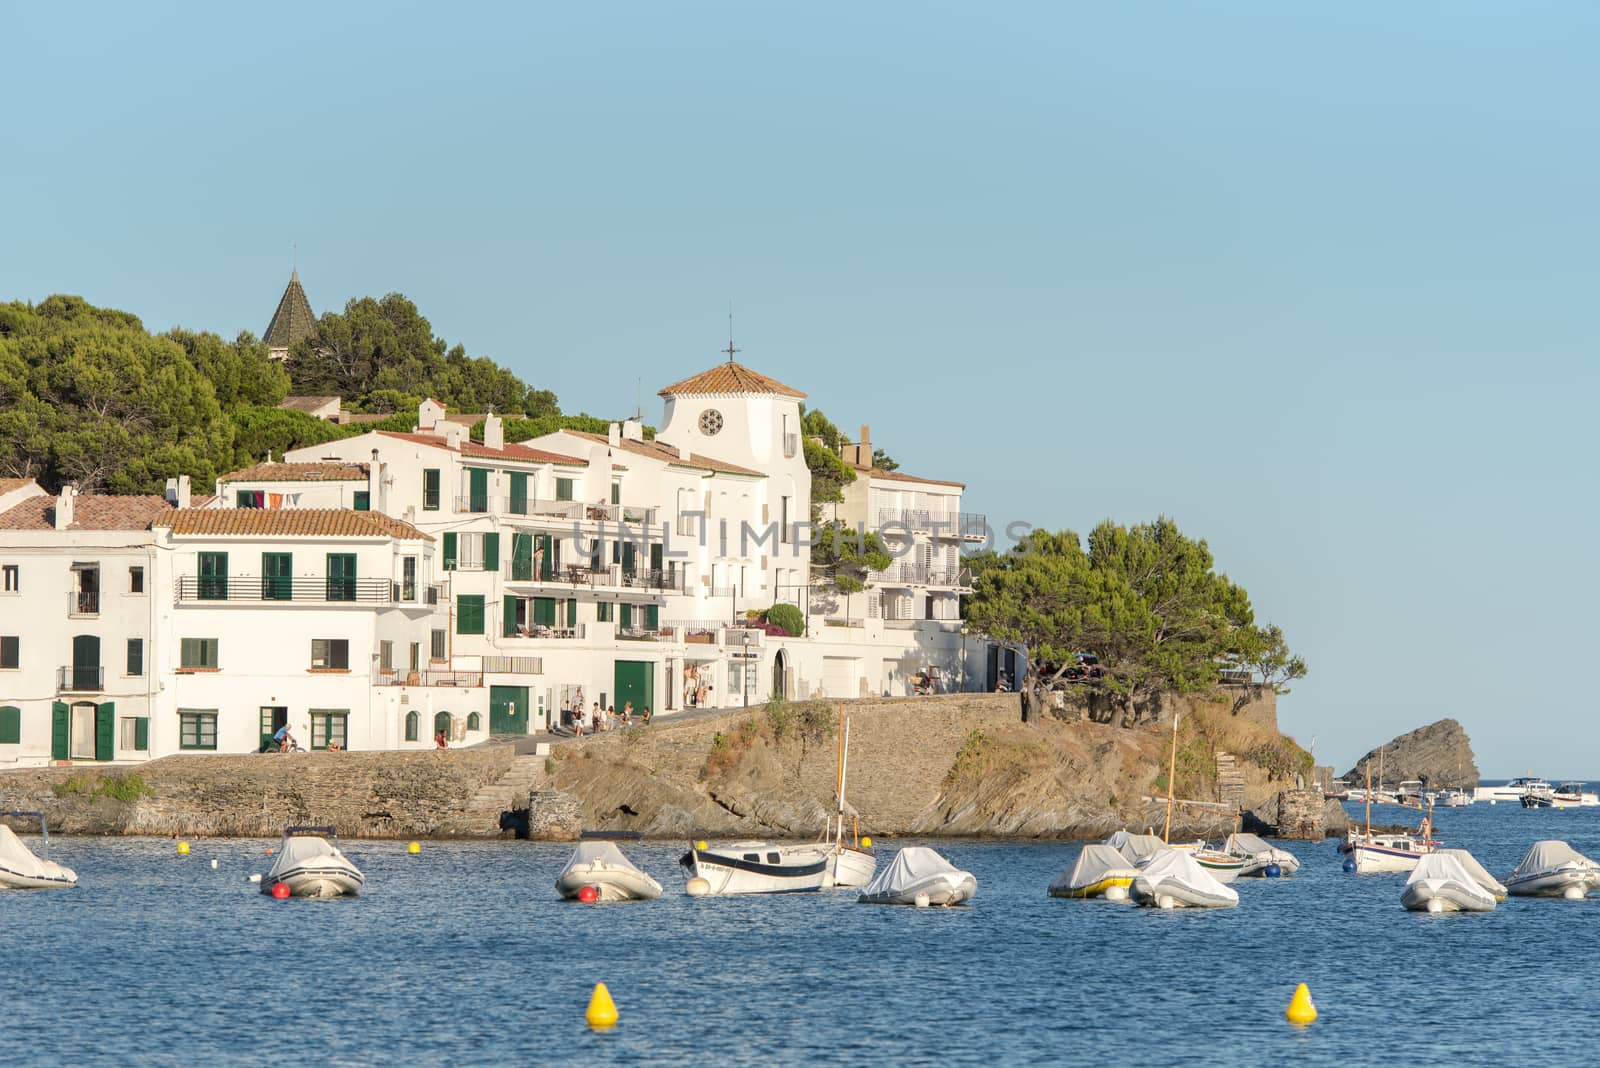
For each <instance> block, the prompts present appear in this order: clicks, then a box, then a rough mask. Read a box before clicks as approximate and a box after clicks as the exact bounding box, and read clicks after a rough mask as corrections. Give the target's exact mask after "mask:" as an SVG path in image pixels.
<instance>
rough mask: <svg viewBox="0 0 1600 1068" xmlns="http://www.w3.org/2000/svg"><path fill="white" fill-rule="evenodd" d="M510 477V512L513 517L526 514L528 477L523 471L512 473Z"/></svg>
mask: <svg viewBox="0 0 1600 1068" xmlns="http://www.w3.org/2000/svg"><path fill="white" fill-rule="evenodd" d="M510 475H511V512H512V514H513V515H527V514H528V475H527V473H526V472H524V471H512V472H510Z"/></svg>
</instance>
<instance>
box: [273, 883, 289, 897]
mask: <svg viewBox="0 0 1600 1068" xmlns="http://www.w3.org/2000/svg"><path fill="white" fill-rule="evenodd" d="M272 896H273V897H275V898H277V899H278V900H279V901H282V900H284V899H285V898H287V897H288V896H289V884H288V883H273V884H272Z"/></svg>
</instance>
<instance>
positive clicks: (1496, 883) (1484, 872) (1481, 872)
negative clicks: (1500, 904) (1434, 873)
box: [1434, 849, 1506, 901]
mask: <svg viewBox="0 0 1600 1068" xmlns="http://www.w3.org/2000/svg"><path fill="white" fill-rule="evenodd" d="M1434 855H1435V856H1441V857H1454V858H1455V859H1456V861H1457V862H1458V863H1459V864H1460V865H1461V866H1462V867H1463V868H1465V869H1466V871H1467V874H1468V875H1470V876H1472V878H1473V879H1474V880H1476V881H1477V884H1478V885H1479V886H1481V887H1483V888H1484V889H1485V890H1487V891H1488V892H1489V894H1490V896H1492V897H1493V898H1494V899H1495V900H1496V901H1504V900H1505V899H1506V887H1505V884H1504V883H1502V882H1501V881H1500V880H1499V879H1496V878H1495V877H1494V876H1493V875H1490V874H1489V869H1487V868H1485V867H1484V866H1483V865H1482V864H1479V863H1478V858H1477V857H1475V856H1473V855H1472V854H1471V853H1469V852H1467V851H1466V850H1465V849H1436V850H1434Z"/></svg>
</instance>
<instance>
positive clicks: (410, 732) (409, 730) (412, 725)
mask: <svg viewBox="0 0 1600 1068" xmlns="http://www.w3.org/2000/svg"><path fill="white" fill-rule="evenodd" d="M421 726H422V717H421V716H419V715H417V711H416V709H412V710H411V711H410V712H407V713H406V741H408V742H414V741H416V740H417V734H418V732H419V731H420V729H421Z"/></svg>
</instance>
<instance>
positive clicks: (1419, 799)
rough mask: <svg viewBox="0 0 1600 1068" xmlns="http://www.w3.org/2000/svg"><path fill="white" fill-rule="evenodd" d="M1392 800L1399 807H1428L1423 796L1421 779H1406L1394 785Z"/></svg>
mask: <svg viewBox="0 0 1600 1068" xmlns="http://www.w3.org/2000/svg"><path fill="white" fill-rule="evenodd" d="M1394 800H1395V804H1397V805H1399V806H1400V807H1401V808H1415V809H1424V808H1427V807H1428V801H1427V799H1426V798H1425V797H1424V796H1423V790H1422V780H1421V779H1406V780H1405V781H1403V782H1402V783H1401V784H1400V785H1399V786H1397V787H1395V792H1394Z"/></svg>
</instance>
